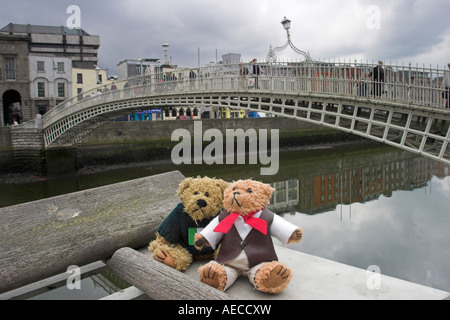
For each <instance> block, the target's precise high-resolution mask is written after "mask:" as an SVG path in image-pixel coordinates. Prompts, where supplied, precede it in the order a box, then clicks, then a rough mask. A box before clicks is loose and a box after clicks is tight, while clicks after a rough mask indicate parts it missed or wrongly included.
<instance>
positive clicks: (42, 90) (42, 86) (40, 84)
mask: <svg viewBox="0 0 450 320" xmlns="http://www.w3.org/2000/svg"><path fill="white" fill-rule="evenodd" d="M37 91H38V98H45V83H44V82H38V84H37Z"/></svg>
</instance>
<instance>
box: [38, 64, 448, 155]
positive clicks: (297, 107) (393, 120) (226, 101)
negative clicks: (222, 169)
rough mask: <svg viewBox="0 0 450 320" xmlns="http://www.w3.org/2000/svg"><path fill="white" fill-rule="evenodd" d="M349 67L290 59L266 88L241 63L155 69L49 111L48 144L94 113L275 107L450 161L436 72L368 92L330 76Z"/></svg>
mask: <svg viewBox="0 0 450 320" xmlns="http://www.w3.org/2000/svg"><path fill="white" fill-rule="evenodd" d="M269 67H270V68H269ZM271 68H272V69H271ZM342 68H344V67H342V66H341V67H340V68H339V69H336V70H331V71H330V70H328V72H326V75H327V76H324V74H325V73H323V72H319V71H320V70H316V69H315V68H313V67H311V66H304V67H302V68H299V67H298V66H295V67H292V68H289V67H288V66H283V67H282V68H281V67H280V69H279V70H278V73H277V72H275V71H274V70H273V65H272V64H271V65H270V66H267V68H266V69H265V71H266V74H265V75H264V76H261V77H260V79H259V81H258V84H259V87H258V88H255V87H249V86H248V85H247V82H246V80H247V79H246V78H245V77H243V76H242V75H240V74H239V72H238V71H236V69H235V68H234V67H233V66H228V67H227V68H225V66H224V67H223V68H222V70H220V72H218V71H217V72H216V73H215V74H211V73H209V77H207V78H199V79H196V80H195V81H193V80H192V79H178V80H176V81H170V82H162V81H157V77H158V76H157V75H154V76H153V78H152V79H146V81H142V79H139V78H137V79H134V81H135V82H136V85H135V86H134V88H131V87H130V85H129V82H126V83H123V84H122V88H120V84H117V83H116V85H118V86H119V88H120V89H119V90H116V91H115V92H111V93H108V94H104V95H92V96H91V97H89V98H85V99H79V97H75V98H74V99H72V100H71V101H67V102H65V103H64V104H61V105H59V106H58V107H57V108H55V109H54V110H52V111H51V112H49V113H47V114H46V115H45V116H44V118H43V125H44V130H45V133H44V136H45V137H44V138H45V144H46V146H48V145H50V144H52V143H54V142H55V141H56V140H57V139H58V138H60V137H61V136H63V135H64V134H66V133H67V132H69V131H70V130H71V129H72V128H74V127H76V126H78V125H80V124H81V123H83V122H85V121H87V120H89V119H91V120H92V119H101V118H102V117H104V116H105V115H107V114H110V113H117V112H123V111H126V110H132V109H137V108H141V109H143V108H148V109H151V108H162V109H163V113H164V112H165V110H167V109H169V110H171V113H170V114H171V117H173V116H174V114H176V115H177V116H179V115H182V114H183V115H186V113H188V112H190V113H191V115H192V114H193V113H195V110H197V111H198V110H199V108H200V106H212V107H222V108H223V107H225V108H234V109H242V110H246V111H248V112H251V111H260V112H267V113H269V114H272V115H274V116H280V117H286V118H291V119H297V120H300V121H305V122H309V123H314V124H319V125H323V126H327V127H330V128H334V129H338V130H341V131H345V132H349V133H353V134H356V135H359V136H362V137H366V138H369V139H372V140H375V141H379V142H383V143H386V144H388V145H392V146H395V147H399V148H401V149H404V150H408V151H411V152H414V153H416V154H421V155H424V156H427V157H430V158H433V159H436V160H440V161H443V162H447V163H450V146H449V140H450V128H449V125H450V110H448V109H444V108H443V105H445V101H443V100H442V98H441V96H442V92H443V91H442V89H441V88H440V87H438V86H437V85H436V84H434V83H433V81H432V80H431V79H430V81H429V83H430V86H423V85H424V83H425V82H426V81H425V82H424V79H421V81H420V83H421V86H413V85H412V82H411V81H410V82H408V83H405V82H404V81H403V80H404V78H402V79H403V80H401V81H400V80H397V81H393V80H392V81H391V82H388V83H386V86H385V90H386V92H385V93H384V95H382V96H378V95H377V96H372V95H370V94H364V95H362V94H359V92H360V85H361V83H362V82H361V81H360V79H358V78H357V77H355V78H351V79H350V78H348V77H346V76H345V73H344V76H340V77H336V76H332V77H331V76H330V74H336V73H338V71H339V72H341V73H342ZM348 68H349V67H348V66H347V69H348ZM353 68H356V67H355V66H353ZM344 70H346V69H345V68H344ZM416 72H418V71H417V70H416ZM421 72H422V73H423V72H424V71H423V70H422V71H421ZM279 73H280V74H281V75H280V74H279ZM390 73H391V74H392V73H393V71H392V67H391V68H390ZM410 74H411V71H410ZM159 76H161V75H159ZM409 80H410V79H409ZM364 84H367V86H366V87H369V88H370V86H371V83H364ZM77 99H78V100H79V101H77ZM175 118H176V117H175Z"/></svg>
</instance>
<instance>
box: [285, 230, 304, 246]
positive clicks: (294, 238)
mask: <svg viewBox="0 0 450 320" xmlns="http://www.w3.org/2000/svg"><path fill="white" fill-rule="evenodd" d="M302 238H303V231H302V229H300V228H298V229H297V230H295V231H294V232H293V233H292V235H291V237H290V238H289V241H288V244H289V243H293V242H300V241H301V240H302Z"/></svg>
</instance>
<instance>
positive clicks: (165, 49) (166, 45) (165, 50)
mask: <svg viewBox="0 0 450 320" xmlns="http://www.w3.org/2000/svg"><path fill="white" fill-rule="evenodd" d="M162 48H163V51H164V65H170V63H169V59H168V58H167V51H168V50H169V44H168V43H163V44H162Z"/></svg>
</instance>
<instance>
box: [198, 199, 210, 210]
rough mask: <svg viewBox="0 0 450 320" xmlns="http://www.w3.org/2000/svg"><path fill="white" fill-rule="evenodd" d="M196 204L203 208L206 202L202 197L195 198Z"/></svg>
mask: <svg viewBox="0 0 450 320" xmlns="http://www.w3.org/2000/svg"><path fill="white" fill-rule="evenodd" d="M197 205H198V206H199V207H200V208H204V207H206V206H207V205H208V204H207V203H206V201H205V200H203V199H198V200H197Z"/></svg>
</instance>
